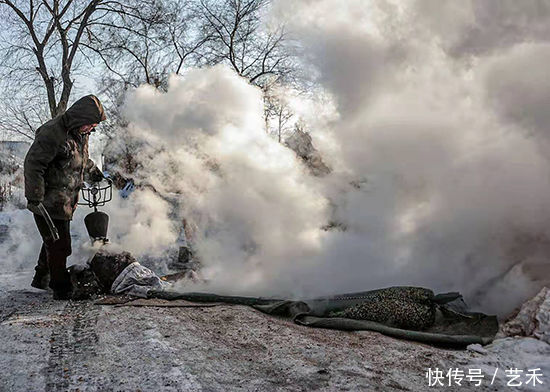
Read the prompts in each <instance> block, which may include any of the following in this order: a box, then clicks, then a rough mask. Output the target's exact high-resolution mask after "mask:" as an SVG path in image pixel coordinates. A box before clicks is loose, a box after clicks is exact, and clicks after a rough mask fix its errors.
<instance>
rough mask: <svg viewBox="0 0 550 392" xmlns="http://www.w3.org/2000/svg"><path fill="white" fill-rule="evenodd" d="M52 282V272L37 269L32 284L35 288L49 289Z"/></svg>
mask: <svg viewBox="0 0 550 392" xmlns="http://www.w3.org/2000/svg"><path fill="white" fill-rule="evenodd" d="M49 283H50V274H49V273H47V272H45V273H44V272H41V271H36V272H35V273H34V277H33V278H32V282H31V286H32V287H34V288H35V289H40V290H48V285H49Z"/></svg>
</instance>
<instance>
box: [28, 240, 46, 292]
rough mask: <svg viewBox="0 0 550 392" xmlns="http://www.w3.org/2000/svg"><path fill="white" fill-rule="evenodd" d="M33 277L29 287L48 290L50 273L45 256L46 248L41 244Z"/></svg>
mask: <svg viewBox="0 0 550 392" xmlns="http://www.w3.org/2000/svg"><path fill="white" fill-rule="evenodd" d="M34 270H35V272H34V277H33V278H32V282H31V286H32V287H34V288H35V289H40V290H48V285H49V283H50V271H49V268H48V260H47V255H46V246H45V245H44V244H42V248H41V249H40V255H39V256H38V263H37V266H36V268H35V269H34Z"/></svg>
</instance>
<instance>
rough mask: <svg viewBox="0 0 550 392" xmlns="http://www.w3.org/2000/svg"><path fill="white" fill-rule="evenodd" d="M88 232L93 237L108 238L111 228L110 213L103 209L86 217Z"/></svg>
mask: <svg viewBox="0 0 550 392" xmlns="http://www.w3.org/2000/svg"><path fill="white" fill-rule="evenodd" d="M84 224H85V225H86V229H87V230H88V234H89V235H90V237H91V238H93V239H100V238H103V239H106V238H107V229H108V228H109V215H107V214H106V213H104V212H101V211H95V212H91V213H89V214H88V215H86V217H85V218H84Z"/></svg>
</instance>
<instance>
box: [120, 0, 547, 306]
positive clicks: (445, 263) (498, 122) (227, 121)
mask: <svg viewBox="0 0 550 392" xmlns="http://www.w3.org/2000/svg"><path fill="white" fill-rule="evenodd" d="M518 7H519V8H518ZM518 12H519V14H518ZM548 12H550V11H549V5H548V3H546V2H539V1H527V2H524V3H522V4H521V6H520V5H519V4H518V3H517V2H513V1H509V2H506V1H504V2H503V1H483V2H481V1H475V2H474V1H472V2H461V3H460V4H457V3H456V2H452V1H429V0H426V1H411V2H401V1H399V2H397V1H364V0H360V1H359V0H351V1H347V2H345V3H341V2H337V1H333V0H321V1H307V0H302V1H285V0H282V1H279V2H278V3H276V4H275V7H274V10H273V13H272V15H271V17H272V18H277V19H282V20H284V21H285V22H287V23H288V24H289V27H290V30H291V31H292V32H293V33H294V35H295V37H296V38H297V39H298V40H299V41H300V43H301V45H302V48H303V51H304V66H305V67H308V68H310V69H311V70H312V74H315V75H316V76H317V79H316V81H317V82H318V83H320V85H321V86H322V88H323V89H324V91H325V92H326V93H327V94H328V95H329V97H330V99H329V102H328V104H327V102H326V101H324V102H323V104H321V101H320V100H314V99H312V100H309V101H308V100H305V101H304V100H301V101H300V100H295V101H293V102H294V104H295V107H294V109H295V111H296V112H299V113H300V114H301V116H302V118H303V119H304V121H305V122H306V124H308V126H309V128H310V129H311V135H312V137H313V138H314V142H315V144H316V145H317V147H318V148H319V149H320V150H321V152H322V154H323V156H324V158H325V159H326V160H327V161H328V162H329V163H330V165H331V166H332V167H333V168H335V170H334V171H333V173H332V174H330V175H329V176H327V177H324V178H320V179H319V178H313V177H311V176H310V175H309V174H308V172H307V171H306V170H305V168H304V167H303V165H302V164H301V163H300V162H299V161H298V160H297V159H296V157H295V156H294V155H293V154H292V152H291V151H289V150H287V149H285V148H284V147H282V146H280V145H279V144H277V143H276V142H275V141H274V140H272V139H271V138H270V137H268V136H267V135H266V133H265V129H264V125H263V122H262V118H261V115H262V107H261V99H260V95H259V91H257V90H256V89H255V88H253V87H252V86H249V85H248V84H246V83H245V81H243V80H241V79H239V78H238V77H237V76H235V75H234V74H233V73H232V72H231V71H230V70H228V69H225V68H223V67H216V68H212V69H203V70H195V71H191V72H189V73H188V74H187V75H185V76H184V77H183V78H177V77H174V78H172V79H171V81H170V86H169V89H168V92H167V93H165V94H163V93H160V92H158V91H155V90H153V89H152V88H150V87H141V88H140V89H138V90H137V91H135V92H134V93H133V94H132V95H130V96H129V97H128V102H127V112H126V113H127V116H128V119H130V121H131V126H130V128H131V132H132V134H133V135H134V137H135V136H137V137H138V138H140V139H141V140H147V144H146V145H147V146H148V147H144V148H145V151H143V158H144V160H143V164H144V171H143V173H142V175H143V177H144V178H148V179H149V181H151V182H152V184H153V185H154V187H155V188H156V189H157V190H159V193H160V194H164V195H169V194H171V193H172V194H179V195H181V196H175V197H176V199H178V198H179V199H178V200H179V208H178V211H177V213H176V215H177V216H178V217H179V218H181V217H187V218H189V219H191V220H192V221H193V222H194V223H195V224H196V226H195V227H196V245H197V250H198V253H199V255H200V257H201V259H202V261H203V263H204V265H205V270H204V272H205V275H206V276H207V277H208V278H209V279H210V287H209V288H210V289H214V290H222V291H228V292H237V293H241V294H243V293H254V294H261V295H269V294H274V295H318V294H330V293H335V292H344V291H354V290H364V289H373V288H378V287H382V286H386V285H392V284H401V285H406V284H417V285H424V286H427V287H431V288H433V289H434V290H436V291H449V290H458V291H461V292H462V293H464V294H465V295H466V298H467V299H468V300H470V301H473V302H474V303H475V304H476V305H478V306H479V307H481V308H482V309H484V310H487V311H497V312H501V313H502V312H505V311H508V310H510V309H511V308H512V307H514V306H515V305H517V304H518V302H520V301H521V300H523V299H524V298H525V297H526V296H528V295H531V294H532V293H533V292H534V291H535V290H536V289H537V288H538V286H539V285H541V284H542V283H541V281H540V280H541V277H543V276H544V273H546V274H547V273H548V269H549V264H548V261H547V260H548V259H547V256H548V251H549V250H550V245H549V244H550V242H549V241H548V239H547V238H548V232H547V228H546V226H547V225H546V218H545V217H546V216H548V212H549V210H550V202H549V200H548V198H547V197H546V195H548V194H549V192H550V181H549V180H550V165H549V162H548V157H549V156H548V152H549V149H548V143H547V136H546V133H547V132H546V130H547V124H548V120H549V118H548V111H547V110H546V108H547V107H548V103H549V102H550V89H549V87H550V86H549V84H550V79H549V78H548V77H546V63H547V59H548V58H549V55H550V53H549V49H548V45H549V43H548V39H549V38H550V31H549V29H548V28H547V24H546V22H545V21H546V20H547V18H546V15H548ZM520 14H521V15H520ZM518 15H520V16H518ZM488 21H490V22H488ZM510 26H513V28H512V29H511V30H510ZM545 26H546V27H545ZM313 71H315V72H313ZM161 146H162V147H161ZM147 148H149V149H151V152H150V153H149V155H147V152H146V150H147ZM152 151H155V152H154V153H153V152H152ZM328 222H337V223H339V224H340V225H341V227H345V228H346V230H329V231H325V230H323V229H321V228H322V227H323V226H325V225H326V224H327V223H328ZM541 271H542V274H541ZM546 276H548V275H546ZM537 279H538V281H536V280H537ZM542 280H544V279H542Z"/></svg>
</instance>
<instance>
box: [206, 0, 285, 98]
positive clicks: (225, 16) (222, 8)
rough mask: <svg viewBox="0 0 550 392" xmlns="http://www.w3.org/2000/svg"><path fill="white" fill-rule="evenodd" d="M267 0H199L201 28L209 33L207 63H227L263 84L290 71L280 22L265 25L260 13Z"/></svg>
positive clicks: (250, 79)
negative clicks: (277, 24)
mask: <svg viewBox="0 0 550 392" xmlns="http://www.w3.org/2000/svg"><path fill="white" fill-rule="evenodd" d="M269 5H270V0H222V1H217V0H200V1H199V12H200V13H201V16H202V20H203V25H204V28H205V30H207V31H208V32H209V35H210V36H211V37H212V39H211V40H209V41H208V43H207V45H206V49H207V50H206V53H205V56H206V57H207V58H208V62H209V63H210V64H217V63H221V62H223V63H227V64H228V65H230V66H231V67H232V68H233V69H234V70H235V72H237V73H238V74H239V75H240V76H242V77H244V78H246V79H248V80H249V81H250V83H252V84H255V85H257V86H260V87H262V88H266V86H268V85H269V84H271V83H276V82H280V81H281V80H283V79H285V78H288V77H290V76H291V75H292V73H293V70H294V62H293V61H292V56H291V55H290V52H289V51H288V50H286V49H287V48H285V44H286V34H285V29H284V26H281V25H279V26H275V27H273V26H271V27H269V26H267V25H265V24H263V23H262V16H263V15H264V14H265V12H266V11H267V9H268V6H269Z"/></svg>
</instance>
